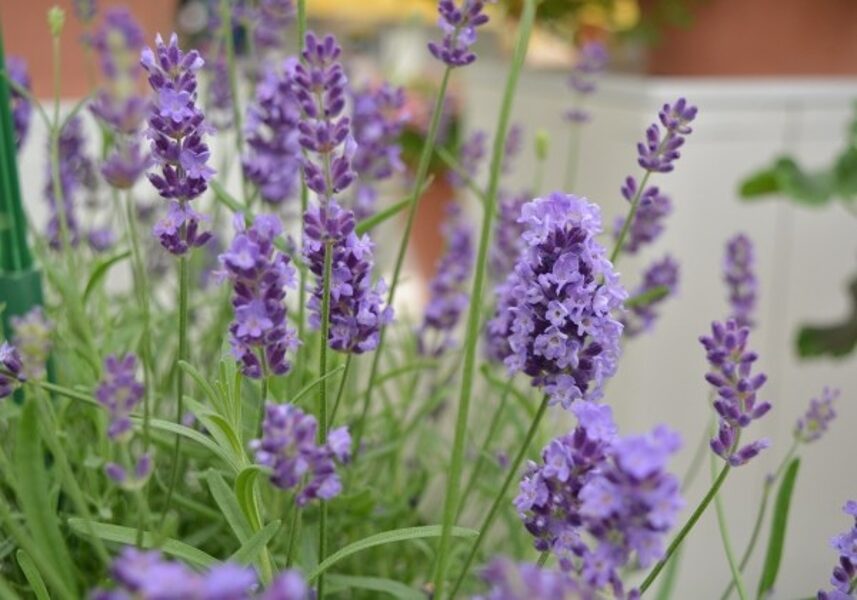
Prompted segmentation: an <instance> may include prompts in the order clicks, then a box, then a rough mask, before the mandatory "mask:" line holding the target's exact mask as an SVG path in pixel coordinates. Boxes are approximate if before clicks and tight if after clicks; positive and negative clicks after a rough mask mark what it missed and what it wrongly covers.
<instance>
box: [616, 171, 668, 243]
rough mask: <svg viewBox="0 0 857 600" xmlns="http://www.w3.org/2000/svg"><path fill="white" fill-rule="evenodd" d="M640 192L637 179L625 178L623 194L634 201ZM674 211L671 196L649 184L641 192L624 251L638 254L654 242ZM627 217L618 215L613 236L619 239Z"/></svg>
mask: <svg viewBox="0 0 857 600" xmlns="http://www.w3.org/2000/svg"><path fill="white" fill-rule="evenodd" d="M637 192H638V185H637V180H636V179H634V178H633V177H628V178H626V179H625V184H624V185H623V186H622V196H623V197H624V198H625V199H626V200H627V201H628V202H632V201H633V199H634V196H635V195H636V194H637ZM671 212H672V202H671V201H670V199H669V196H667V195H666V194H663V193H661V191H660V190H659V189H658V188H657V187H656V186H647V187H646V189H645V190H643V191H642V192H641V193H640V200H639V204H638V208H637V213H636V215H635V216H634V221H633V222H632V223H631V226H630V227H629V228H628V235H627V237H626V238H625V242H624V245H623V246H622V251H623V252H627V253H628V254H636V253H637V252H639V250H640V248H642V247H643V246H646V245H649V244H651V243H653V242H654V241H655V240H656V239H657V238H658V237H660V235H661V234H662V233H663V231H664V223H663V221H664V219H665V218H666V217H667V216H668V215H669V214H670V213H671ZM624 224H625V217H617V218H616V221H615V222H614V225H613V237H614V239H617V240H618V239H619V235H620V233H621V231H622V226H623V225H624Z"/></svg>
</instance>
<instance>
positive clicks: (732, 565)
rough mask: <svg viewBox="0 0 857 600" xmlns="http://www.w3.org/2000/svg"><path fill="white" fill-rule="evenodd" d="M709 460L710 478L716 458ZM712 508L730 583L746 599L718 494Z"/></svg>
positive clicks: (714, 474) (714, 471)
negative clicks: (715, 514) (730, 577)
mask: <svg viewBox="0 0 857 600" xmlns="http://www.w3.org/2000/svg"><path fill="white" fill-rule="evenodd" d="M710 460H711V478H712V480H713V479H714V478H715V477H716V476H717V460H716V459H715V457H714V455H713V454H711V455H710ZM714 510H715V512H716V513H717V527H718V529H719V530H720V539H721V541H722V542H723V553H724V554H725V555H726V562H728V563H729V571H730V572H731V573H732V585H733V586H735V587H737V589H738V596H739V597H740V598H741V600H748V598H749V595H748V594H747V586H746V584H745V583H744V578H743V576H742V575H741V567H740V566H739V564H738V560H737V559H736V558H735V552H734V551H733V550H732V541H731V539H730V536H729V523H728V521H727V519H726V511H725V510H724V508H723V499H722V498H721V497H720V494H719V493H718V494H716V495H715V496H714Z"/></svg>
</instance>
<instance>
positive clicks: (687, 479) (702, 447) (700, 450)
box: [681, 417, 714, 492]
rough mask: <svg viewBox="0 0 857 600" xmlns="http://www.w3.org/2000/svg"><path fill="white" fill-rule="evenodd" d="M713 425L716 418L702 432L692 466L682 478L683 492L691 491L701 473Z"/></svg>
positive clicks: (688, 467)
mask: <svg viewBox="0 0 857 600" xmlns="http://www.w3.org/2000/svg"><path fill="white" fill-rule="evenodd" d="M713 423H714V418H713V417H712V418H711V419H710V420H709V424H708V425H707V426H706V428H705V429H703V430H702V436H701V437H700V438H699V443H698V444H697V445H696V452H694V454H693V458H691V459H690V464H689V465H688V466H687V471H685V472H684V477H682V480H681V491H682V492H686V491H687V490H688V489H690V486H691V485H692V484H693V482H694V480H695V479H696V475H697V474H698V473H699V468H700V467H701V466H702V459H703V458H705V454H706V453H707V452H708V449H709V444H708V440H709V439H710V438H711V435H710V434H709V433H708V431H709V429H711V427H712V425H713Z"/></svg>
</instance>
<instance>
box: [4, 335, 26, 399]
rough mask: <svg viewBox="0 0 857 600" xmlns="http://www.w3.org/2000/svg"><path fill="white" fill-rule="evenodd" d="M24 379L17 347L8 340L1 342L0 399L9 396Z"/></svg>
mask: <svg viewBox="0 0 857 600" xmlns="http://www.w3.org/2000/svg"><path fill="white" fill-rule="evenodd" d="M25 381H27V376H26V375H25V374H24V363H23V361H22V360H21V355H20V353H19V352H18V349H17V348H15V346H12V345H11V344H9V342H3V343H2V344H0V399H3V398H7V397H8V396H11V395H12V392H14V391H15V390H16V389H17V388H18V386H19V385H20V384H22V383H24V382H25Z"/></svg>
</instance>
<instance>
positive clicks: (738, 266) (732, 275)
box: [723, 234, 758, 328]
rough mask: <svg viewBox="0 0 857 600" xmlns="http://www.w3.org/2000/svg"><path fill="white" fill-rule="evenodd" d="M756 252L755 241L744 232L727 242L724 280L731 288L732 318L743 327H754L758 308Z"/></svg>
mask: <svg viewBox="0 0 857 600" xmlns="http://www.w3.org/2000/svg"><path fill="white" fill-rule="evenodd" d="M754 263H755V253H754V252H753V242H752V241H751V240H750V238H748V237H747V236H746V235H744V234H738V235H736V236H735V237H733V238H732V239H730V240H729V241H728V242H726V256H725V258H724V260H723V280H724V281H725V282H726V286H727V288H728V289H729V304H730V306H731V308H732V314H731V315H730V318H732V319H734V320H735V322H737V323H738V325H740V326H742V327H750V328H752V327H753V325H754V323H753V310H754V309H755V308H756V289H757V287H758V283H757V281H756V273H755V271H754V267H755V264H754Z"/></svg>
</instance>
